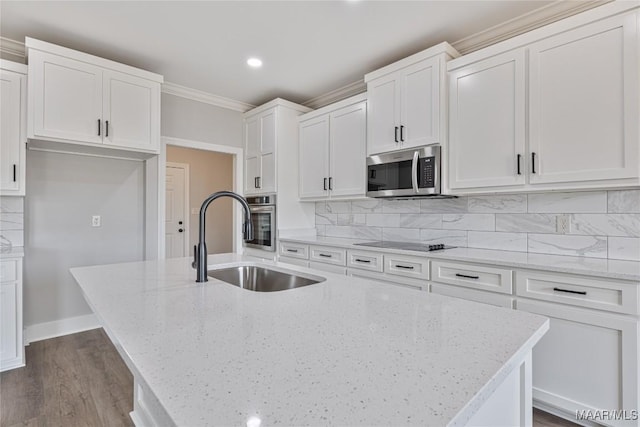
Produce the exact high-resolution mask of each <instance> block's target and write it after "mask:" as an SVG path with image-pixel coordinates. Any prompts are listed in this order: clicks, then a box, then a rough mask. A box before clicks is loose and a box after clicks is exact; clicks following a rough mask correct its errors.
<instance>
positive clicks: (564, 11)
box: [451, 0, 613, 55]
mask: <svg viewBox="0 0 640 427" xmlns="http://www.w3.org/2000/svg"><path fill="white" fill-rule="evenodd" d="M611 1H613V0H583V1H565V0H556V1H555V2H553V3H551V4H549V5H546V6H543V7H541V8H539V9H535V10H533V11H531V12H529V13H525V14H524V15H520V16H518V17H516V18H513V19H510V20H508V21H505V22H502V23H500V24H498V25H495V26H493V27H490V28H487V29H486V30H482V31H480V32H477V33H475V34H472V35H470V36H468V37H464V38H462V39H460V40H458V41H456V42H455V43H451V45H452V46H453V47H454V48H455V49H456V50H457V51H458V52H460V54H461V55H466V54H467V53H470V52H474V51H476V50H479V49H482V48H484V47H487V46H491V45H493V44H496V43H498V42H501V41H504V40H507V39H510V38H512V37H515V36H518V35H520V34H523V33H526V32H528V31H531V30H535V29H536V28H540V27H543V26H545V25H547V24H551V23H552V22H556V21H559V20H561V19H564V18H568V17H569V16H573V15H577V14H578V13H581V12H584V11H586V10H589V9H593V8H594V7H598V6H601V5H603V4H606V3H610V2H611Z"/></svg>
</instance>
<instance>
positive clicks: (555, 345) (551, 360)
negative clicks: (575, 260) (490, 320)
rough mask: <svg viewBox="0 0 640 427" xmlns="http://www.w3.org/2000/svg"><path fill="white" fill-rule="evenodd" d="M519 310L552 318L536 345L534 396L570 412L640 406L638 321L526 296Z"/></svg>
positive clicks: (534, 353) (534, 350)
mask: <svg viewBox="0 0 640 427" xmlns="http://www.w3.org/2000/svg"><path fill="white" fill-rule="evenodd" d="M517 308H518V310H523V311H528V312H530V313H536V314H541V315H543V316H548V317H549V318H550V319H551V324H550V328H549V331H548V332H547V334H546V335H545V336H544V337H542V339H541V340H540V342H539V343H538V344H537V345H536V346H535V347H534V349H533V398H534V400H537V401H540V402H543V403H546V404H547V405H550V406H553V407H556V408H561V409H563V410H565V411H566V412H567V414H572V415H575V413H576V412H575V411H576V410H582V409H586V410H588V409H591V410H593V409H603V408H606V409H627V410H628V409H629V408H632V409H635V408H637V406H638V322H637V321H635V320H634V319H625V318H622V317H621V316H616V315H606V314H602V313H599V312H596V311H593V310H585V309H579V308H572V307H567V306H562V305H560V304H550V303H540V302H533V301H528V300H518V301H517Z"/></svg>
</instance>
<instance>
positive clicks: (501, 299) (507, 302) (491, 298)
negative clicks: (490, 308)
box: [431, 283, 514, 308]
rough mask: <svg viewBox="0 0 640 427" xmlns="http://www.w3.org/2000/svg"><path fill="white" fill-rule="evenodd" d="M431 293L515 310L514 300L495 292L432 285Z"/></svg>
mask: <svg viewBox="0 0 640 427" xmlns="http://www.w3.org/2000/svg"><path fill="white" fill-rule="evenodd" d="M431 292H433V293H434V294H439V295H446V296H449V297H454V298H461V299H466V300H468V301H475V302H481V303H483V304H490V305H496V306H498V307H506V308H513V300H514V299H513V298H511V297H510V296H507V295H501V294H496V293H493V292H485V291H476V290H475V289H463V288H460V287H458V286H449V285H441V284H439V283H432V284H431Z"/></svg>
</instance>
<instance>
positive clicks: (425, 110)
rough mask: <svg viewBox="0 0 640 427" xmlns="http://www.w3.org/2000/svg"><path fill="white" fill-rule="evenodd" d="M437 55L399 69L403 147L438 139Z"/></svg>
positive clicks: (438, 63) (438, 85)
mask: <svg viewBox="0 0 640 427" xmlns="http://www.w3.org/2000/svg"><path fill="white" fill-rule="evenodd" d="M440 66H441V59H440V58H432V59H429V60H425V61H422V62H420V63H418V64H415V65H412V66H410V67H407V68H406V69H405V70H403V71H402V78H401V79H402V80H401V82H402V85H401V91H402V92H401V93H402V94H401V100H402V105H401V108H400V110H401V119H400V125H401V132H400V141H401V142H402V147H403V148H410V147H418V146H421V145H427V144H433V143H436V142H440Z"/></svg>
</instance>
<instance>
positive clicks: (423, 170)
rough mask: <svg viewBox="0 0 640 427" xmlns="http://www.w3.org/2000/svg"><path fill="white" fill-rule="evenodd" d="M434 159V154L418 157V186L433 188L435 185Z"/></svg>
mask: <svg viewBox="0 0 640 427" xmlns="http://www.w3.org/2000/svg"><path fill="white" fill-rule="evenodd" d="M435 161H436V158H435V157H434V156H431V157H422V158H420V159H418V187H419V188H433V187H435V186H436V171H435Z"/></svg>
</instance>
